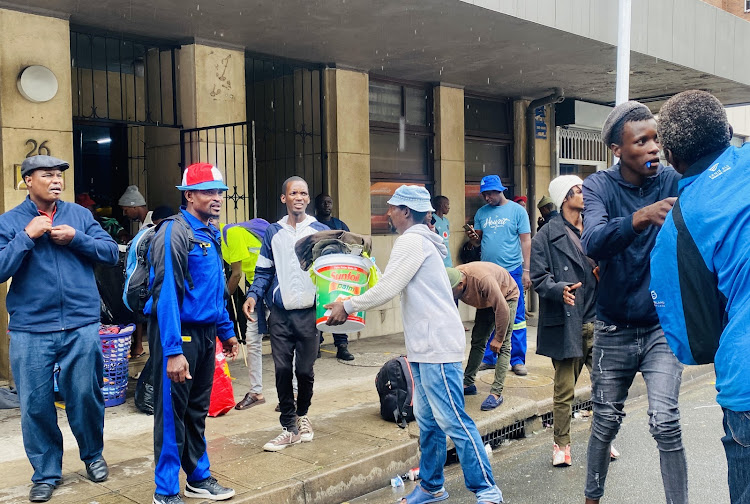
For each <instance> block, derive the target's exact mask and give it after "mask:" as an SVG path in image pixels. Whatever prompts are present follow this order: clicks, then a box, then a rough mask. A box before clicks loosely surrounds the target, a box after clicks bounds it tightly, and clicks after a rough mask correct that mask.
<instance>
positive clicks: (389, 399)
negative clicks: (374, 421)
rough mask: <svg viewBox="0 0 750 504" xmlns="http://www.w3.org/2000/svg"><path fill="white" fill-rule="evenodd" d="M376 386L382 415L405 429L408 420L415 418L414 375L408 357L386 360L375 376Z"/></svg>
mask: <svg viewBox="0 0 750 504" xmlns="http://www.w3.org/2000/svg"><path fill="white" fill-rule="evenodd" d="M375 388H376V389H377V390H378V395H379V396H380V416H381V417H383V419H384V420H388V421H390V422H396V423H397V424H398V426H399V427H401V428H402V429H405V428H406V424H407V422H411V421H412V420H414V399H413V396H414V377H413V376H412V374H411V365H409V361H408V360H407V359H406V357H403V356H402V357H395V358H393V359H391V360H389V361H388V362H386V363H385V364H384V365H383V367H382V368H380V371H378V374H377V376H376V377H375Z"/></svg>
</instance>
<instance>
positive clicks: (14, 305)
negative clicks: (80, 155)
mask: <svg viewBox="0 0 750 504" xmlns="http://www.w3.org/2000/svg"><path fill="white" fill-rule="evenodd" d="M68 167H69V165H68V163H67V162H65V161H62V160H60V159H56V158H53V157H50V156H32V157H28V158H26V159H24V161H23V164H22V165H21V176H22V177H23V180H24V182H25V183H26V187H27V188H28V190H29V195H28V196H27V197H26V199H25V200H24V201H23V202H22V203H21V204H20V205H18V206H17V207H15V208H13V209H12V210H10V211H9V212H6V213H5V214H3V215H0V282H5V281H7V280H8V279H9V278H11V277H12V278H13V281H12V282H11V284H10V289H9V291H8V297H7V300H6V307H7V309H8V313H9V314H10V322H9V323H8V331H9V333H10V364H11V367H12V369H13V376H14V378H15V380H16V386H17V387H18V395H19V399H20V402H21V430H22V432H23V445H24V448H25V449H26V455H27V456H28V457H29V462H31V465H32V467H33V468H34V476H33V477H32V478H31V481H32V482H33V483H34V484H33V486H32V487H31V491H30V492H29V500H30V501H31V502H46V501H48V500H49V499H50V498H51V497H52V491H53V490H54V489H55V487H56V486H57V485H58V484H59V483H60V481H61V480H62V457H63V438H62V433H61V432H60V429H59V428H58V426H57V413H56V411H55V393H54V387H53V374H52V373H53V368H54V365H55V363H59V365H60V375H59V377H58V380H57V383H58V387H59V389H60V393H61V394H62V396H63V399H65V403H66V409H65V413H66V414H67V416H68V423H69V424H70V429H71V430H72V431H73V435H74V436H75V438H76V441H78V448H79V450H80V454H81V460H83V462H84V463H85V464H86V472H87V474H88V477H89V479H90V480H91V481H94V482H96V483H98V482H101V481H104V480H106V479H107V477H108V476H109V469H108V468H107V463H106V462H105V461H104V458H102V448H103V447H104V437H103V429H104V395H103V394H102V391H101V388H100V387H101V385H102V381H103V373H104V360H103V356H102V350H101V342H100V341H99V311H100V301H99V296H98V295H96V292H97V289H96V281H95V280H94V263H95V262H101V263H105V264H109V265H114V264H115V263H116V262H117V243H115V241H114V240H113V239H112V238H111V237H110V236H109V235H108V234H107V233H106V232H105V231H104V230H103V229H102V227H101V226H100V225H99V223H97V222H96V221H95V220H94V217H93V215H92V214H91V212H89V211H88V210H86V209H85V208H83V207H82V206H80V205H76V204H75V203H68V202H65V201H61V200H60V196H61V195H62V191H63V188H64V186H65V184H64V179H63V171H65V170H67V169H68Z"/></svg>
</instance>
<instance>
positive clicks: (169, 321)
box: [143, 207, 235, 357]
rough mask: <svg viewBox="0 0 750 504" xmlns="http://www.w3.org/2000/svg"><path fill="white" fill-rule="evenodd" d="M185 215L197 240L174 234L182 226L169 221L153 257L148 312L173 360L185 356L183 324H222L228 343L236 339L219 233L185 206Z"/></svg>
mask: <svg viewBox="0 0 750 504" xmlns="http://www.w3.org/2000/svg"><path fill="white" fill-rule="evenodd" d="M180 212H181V214H182V216H183V217H184V219H185V220H186V221H187V222H188V224H190V226H191V227H192V228H193V238H190V237H188V236H187V233H175V232H173V229H174V228H175V226H181V225H182V224H180V223H177V222H175V221H168V222H166V223H165V225H164V226H160V227H159V229H158V230H157V231H156V235H155V236H154V239H153V241H152V242H151V247H150V249H149V253H148V254H149V261H150V262H151V273H150V289H151V298H150V299H149V300H148V301H147V302H146V306H145V307H144V309H143V313H145V314H146V315H153V314H156V318H157V320H158V323H159V332H160V334H161V342H162V348H163V349H164V355H165V356H167V357H169V356H171V355H178V354H181V353H182V324H183V323H190V324H216V333H217V335H218V336H219V339H221V340H222V341H226V340H228V339H229V338H231V337H233V336H234V335H235V334H234V324H233V323H232V321H231V320H230V319H229V313H227V304H226V298H225V297H224V295H225V292H226V280H225V278H224V260H223V259H222V257H221V240H220V234H219V230H218V229H216V228H215V227H214V226H213V225H211V224H209V225H205V224H203V223H202V222H201V221H200V220H198V219H197V218H196V217H194V216H193V215H191V214H190V213H189V212H188V211H187V210H185V207H181V208H180ZM188 271H190V277H191V278H192V284H193V287H192V288H191V287H190V282H189V280H188V275H187V272H188Z"/></svg>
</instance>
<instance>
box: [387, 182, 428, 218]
mask: <svg viewBox="0 0 750 504" xmlns="http://www.w3.org/2000/svg"><path fill="white" fill-rule="evenodd" d="M388 204H389V205H394V206H401V205H403V206H407V207H409V208H411V209H412V210H414V211H415V212H434V211H435V209H434V208H432V203H430V193H429V191H427V189H425V188H424V187H422V186H416V185H402V186H401V187H399V188H398V189H396V192H394V193H393V196H391V199H389V200H388Z"/></svg>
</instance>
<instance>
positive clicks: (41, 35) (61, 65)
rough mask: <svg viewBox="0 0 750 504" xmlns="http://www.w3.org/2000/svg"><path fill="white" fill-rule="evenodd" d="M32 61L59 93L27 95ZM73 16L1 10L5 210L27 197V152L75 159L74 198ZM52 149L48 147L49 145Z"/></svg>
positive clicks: (1, 333)
mask: <svg viewBox="0 0 750 504" xmlns="http://www.w3.org/2000/svg"><path fill="white" fill-rule="evenodd" d="M30 65H42V66H45V67H47V68H49V69H50V70H51V71H52V72H53V73H54V74H55V77H57V84H58V90H57V94H56V95H55V96H54V98H52V99H51V100H49V101H47V102H44V103H33V102H31V101H29V100H27V99H26V98H24V97H23V96H22V95H21V93H20V92H19V91H18V88H17V87H16V81H17V79H18V76H19V74H20V73H21V71H22V70H23V69H24V68H26V67H27V66H30ZM70 79H71V77H70V29H69V26H68V21H66V20H62V19H57V18H51V17H45V16H38V15H34V14H26V13H22V12H16V11H11V10H5V9H0V165H1V166H2V170H0V174H1V175H0V176H1V177H2V191H0V211H2V212H6V211H8V210H10V209H11V208H13V207H15V206H16V205H18V204H19V203H21V202H22V201H23V199H24V198H25V197H26V194H27V192H26V191H25V190H23V189H16V187H17V184H18V182H19V180H17V173H18V172H19V170H20V165H21V162H22V161H23V159H24V158H25V157H26V156H27V155H32V154H39V149H40V147H42V144H44V149H42V152H41V153H42V154H50V155H52V156H55V157H58V158H60V159H64V160H65V161H68V162H69V163H70V164H71V168H70V170H68V171H67V172H66V173H65V190H64V192H63V196H62V199H64V200H65V201H74V199H75V198H74V184H73V173H74V170H73V167H72V165H73V119H72V108H71V107H72V106H71V103H72V101H71V80H70ZM45 149H48V150H45ZM6 288H7V283H6V284H5V285H4V286H2V288H0V307H1V308H0V309H1V310H2V314H0V378H3V379H7V378H9V377H10V365H9V356H8V336H7V314H6V313H7V312H5V294H6V292H7V289H6Z"/></svg>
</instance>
